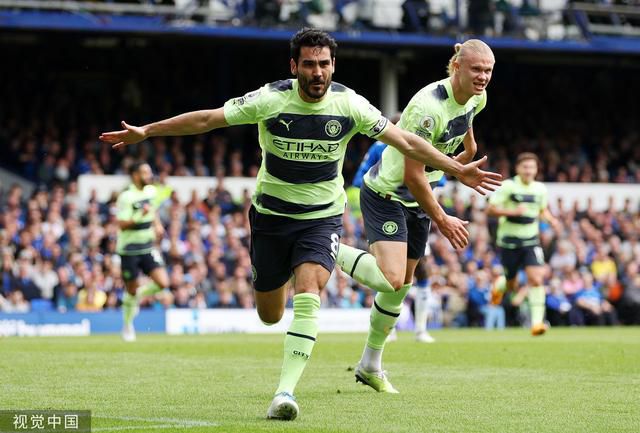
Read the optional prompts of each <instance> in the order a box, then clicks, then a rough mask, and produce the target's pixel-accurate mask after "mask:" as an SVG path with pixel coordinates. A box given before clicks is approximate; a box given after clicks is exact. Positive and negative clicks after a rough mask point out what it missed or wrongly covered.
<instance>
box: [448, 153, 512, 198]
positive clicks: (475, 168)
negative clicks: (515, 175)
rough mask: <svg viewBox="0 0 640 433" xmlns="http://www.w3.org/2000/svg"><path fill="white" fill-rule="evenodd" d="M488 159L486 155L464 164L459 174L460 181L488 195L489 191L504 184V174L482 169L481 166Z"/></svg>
mask: <svg viewBox="0 0 640 433" xmlns="http://www.w3.org/2000/svg"><path fill="white" fill-rule="evenodd" d="M486 161H487V157H486V156H484V157H482V158H481V159H479V160H477V161H473V162H470V163H469V164H467V165H465V166H464V168H463V169H462V172H461V173H460V175H459V176H458V180H460V182H462V183H464V184H465V185H467V186H468V187H469V188H472V189H474V190H476V191H477V192H478V193H480V194H482V195H486V194H487V192H488V191H495V190H496V189H498V187H499V186H500V185H502V175H500V174H498V173H493V172H491V171H484V170H481V169H480V166H481V165H482V164H484V163H485V162H486Z"/></svg>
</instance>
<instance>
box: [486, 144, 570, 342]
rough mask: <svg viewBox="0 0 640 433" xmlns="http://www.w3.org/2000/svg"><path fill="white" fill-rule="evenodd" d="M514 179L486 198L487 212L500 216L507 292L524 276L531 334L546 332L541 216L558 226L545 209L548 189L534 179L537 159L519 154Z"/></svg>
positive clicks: (499, 239) (500, 241)
mask: <svg viewBox="0 0 640 433" xmlns="http://www.w3.org/2000/svg"><path fill="white" fill-rule="evenodd" d="M516 173H517V174H516V176H515V177H513V178H512V179H508V180H506V181H505V182H504V184H503V185H502V187H501V188H500V189H499V190H498V191H497V192H496V193H495V194H494V195H493V196H491V198H490V199H489V207H488V209H487V212H488V214H489V215H490V216H494V217H499V218H500V220H499V223H498V233H497V245H498V246H499V247H500V256H501V261H502V266H503V267H504V272H505V276H506V278H507V291H508V292H509V293H510V294H514V293H515V292H517V290H518V272H519V271H520V270H521V269H524V271H525V273H526V276H527V285H528V300H529V308H530V311H531V334H532V335H534V336H535V335H542V334H544V333H545V331H546V325H545V324H544V313H545V305H546V302H545V300H546V291H545V288H544V285H543V284H544V267H543V265H544V252H543V250H542V248H541V246H540V227H539V226H540V217H542V218H543V219H545V220H546V221H548V222H549V223H550V224H551V225H552V226H553V228H554V229H555V230H556V232H558V231H559V223H558V221H557V220H556V219H555V218H554V217H553V215H552V214H551V212H550V211H549V209H548V208H547V188H546V187H545V186H544V184H543V183H542V182H537V181H536V180H535V178H536V176H537V174H538V157H537V156H536V155H535V154H534V153H529V152H525V153H521V154H520V155H518V158H517V160H516ZM507 299H508V297H507Z"/></svg>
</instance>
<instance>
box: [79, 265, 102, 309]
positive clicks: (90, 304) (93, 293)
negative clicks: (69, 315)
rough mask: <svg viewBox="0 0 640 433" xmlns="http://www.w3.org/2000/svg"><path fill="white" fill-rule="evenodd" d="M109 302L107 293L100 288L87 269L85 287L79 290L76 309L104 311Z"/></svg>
mask: <svg viewBox="0 0 640 433" xmlns="http://www.w3.org/2000/svg"><path fill="white" fill-rule="evenodd" d="M106 303H107V294H106V293H105V292H103V291H102V290H99V289H98V285H97V284H96V282H95V281H94V280H93V279H92V277H91V272H89V271H87V273H86V274H85V277H84V287H83V288H82V289H81V290H80V292H78V301H77V304H76V310H78V311H89V312H97V311H102V309H103V308H104V306H105V304H106Z"/></svg>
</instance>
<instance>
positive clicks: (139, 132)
mask: <svg viewBox="0 0 640 433" xmlns="http://www.w3.org/2000/svg"><path fill="white" fill-rule="evenodd" d="M121 125H122V127H123V128H124V129H123V130H121V131H111V132H103V133H102V134H100V140H102V141H104V142H105V143H109V144H111V145H112V146H111V147H113V148H114V149H119V148H121V147H124V146H128V145H129V144H136V143H140V142H141V141H142V140H144V139H145V138H147V134H146V133H145V132H144V129H143V128H141V127H139V126H133V125H129V124H127V123H126V122H125V121H124V120H123V121H122V122H121Z"/></svg>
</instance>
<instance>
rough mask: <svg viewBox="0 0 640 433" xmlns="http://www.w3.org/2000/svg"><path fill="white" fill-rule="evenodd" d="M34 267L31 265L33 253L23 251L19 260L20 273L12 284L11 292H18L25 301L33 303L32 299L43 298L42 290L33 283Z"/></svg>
mask: <svg viewBox="0 0 640 433" xmlns="http://www.w3.org/2000/svg"><path fill="white" fill-rule="evenodd" d="M33 274H34V272H33V267H32V265H31V252H30V251H29V250H23V251H22V253H21V254H20V258H19V260H18V273H17V275H16V277H15V279H14V280H13V282H12V284H11V286H12V287H11V290H12V291H15V290H18V291H20V292H21V294H22V296H24V299H25V300H27V301H31V300H32V299H39V298H41V297H42V294H41V293H40V289H39V288H38V286H36V284H35V283H34V282H33V279H32V275H33Z"/></svg>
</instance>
